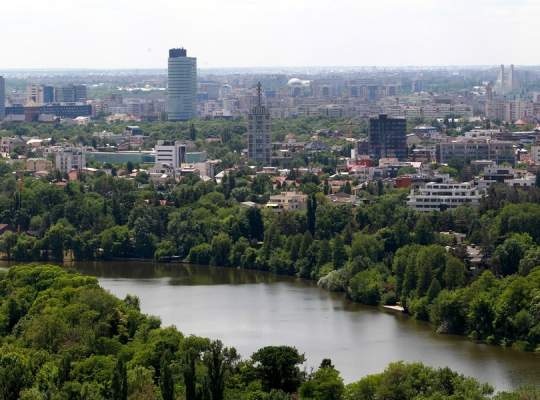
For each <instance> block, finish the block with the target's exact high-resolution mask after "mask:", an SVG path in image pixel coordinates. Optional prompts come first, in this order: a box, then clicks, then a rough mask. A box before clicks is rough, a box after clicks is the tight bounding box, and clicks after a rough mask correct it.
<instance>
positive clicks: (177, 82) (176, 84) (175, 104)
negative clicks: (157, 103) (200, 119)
mask: <svg viewBox="0 0 540 400" xmlns="http://www.w3.org/2000/svg"><path fill="white" fill-rule="evenodd" d="M167 98H168V105H167V112H168V119H169V121H187V120H189V119H191V118H194V117H195V116H196V115H197V59H196V58H195V57H188V56H187V51H186V50H185V49H170V50H169V63H168V80H167Z"/></svg>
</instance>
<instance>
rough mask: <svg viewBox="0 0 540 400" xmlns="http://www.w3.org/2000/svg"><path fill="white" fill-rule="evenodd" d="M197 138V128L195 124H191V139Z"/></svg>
mask: <svg viewBox="0 0 540 400" xmlns="http://www.w3.org/2000/svg"><path fill="white" fill-rule="evenodd" d="M196 139H197V129H195V124H193V123H192V124H190V125H189V140H192V141H195V140H196Z"/></svg>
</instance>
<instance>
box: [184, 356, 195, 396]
mask: <svg viewBox="0 0 540 400" xmlns="http://www.w3.org/2000/svg"><path fill="white" fill-rule="evenodd" d="M198 359H199V353H198V352H197V350H195V349H194V348H188V349H187V350H186V351H185V353H184V360H183V361H184V362H183V375H184V385H185V387H186V400H197V373H196V362H197V360H198Z"/></svg>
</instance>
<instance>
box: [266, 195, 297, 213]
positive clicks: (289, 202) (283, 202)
mask: <svg viewBox="0 0 540 400" xmlns="http://www.w3.org/2000/svg"><path fill="white" fill-rule="evenodd" d="M266 207H267V208H270V209H273V210H275V211H278V212H281V211H299V210H305V209H306V208H307V195H305V194H303V193H299V192H281V193H280V194H276V195H272V196H270V199H269V201H268V203H267V204H266Z"/></svg>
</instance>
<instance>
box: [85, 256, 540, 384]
mask: <svg viewBox="0 0 540 400" xmlns="http://www.w3.org/2000/svg"><path fill="white" fill-rule="evenodd" d="M75 268H76V269H77V270H79V271H80V272H82V273H85V274H89V275H94V276H97V277H98V278H99V281H100V284H101V285H102V286H103V287H104V288H105V289H107V290H109V291H111V292H112V293H113V294H115V295H117V296H119V297H121V298H123V297H124V296H125V295H126V294H128V293H130V294H135V295H137V296H138V297H139V298H140V300H141V308H142V311H143V312H145V313H148V314H153V315H157V316H159V317H161V319H162V321H163V324H164V325H175V326H176V327H177V328H178V329H179V330H181V331H182V332H184V333H185V334H195V335H200V336H206V337H210V338H216V339H221V340H222V341H223V342H224V343H226V344H227V345H232V346H235V347H236V348H237V349H238V350H239V351H240V353H241V354H242V355H243V356H246V357H247V356H249V355H251V354H252V353H253V352H254V351H255V350H257V349H259V348H260V347H263V346H266V345H281V344H288V345H293V346H296V347H297V348H298V349H299V350H300V351H301V352H303V353H305V355H306V357H307V359H308V366H316V365H318V364H319V363H320V361H321V360H322V359H323V358H326V357H328V358H331V359H332V361H333V363H334V364H335V365H336V367H337V368H338V369H339V370H340V371H341V373H342V376H343V377H344V379H345V381H346V382H352V381H354V380H357V379H358V378H360V377H362V376H364V375H366V374H369V373H375V372H380V371H382V370H383V369H384V367H385V366H386V365H387V364H388V363H390V362H392V361H398V360H405V361H422V362H424V363H425V364H428V365H431V366H437V367H439V366H449V367H450V368H452V369H454V370H456V371H459V372H461V373H463V374H465V375H471V376H474V377H476V378H478V379H479V380H481V381H483V382H488V383H490V384H491V385H493V386H495V387H496V388H497V389H499V390H502V389H510V388H515V387H517V386H519V385H523V384H540V355H539V354H531V353H522V352H518V351H514V350H510V349H502V348H499V347H495V346H487V345H480V344H475V343H472V342H470V341H468V340H466V339H464V338H460V337H454V336H446V335H437V334H435V333H433V332H432V330H431V328H430V327H429V326H428V325H426V324H424V323H419V322H416V321H414V320H411V319H409V318H407V317H405V316H403V315H400V314H396V313H393V312H390V311H382V310H380V309H377V308H372V307H364V306H360V305H357V304H354V303H351V302H349V301H347V300H346V299H345V298H344V297H343V296H342V295H339V294H332V293H328V292H326V291H324V290H321V289H319V288H317V287H316V286H315V285H313V284H311V283H309V282H304V281H299V280H295V279H292V278H286V277H274V276H271V275H269V274H265V273H261V272H254V271H241V270H233V269H224V268H211V267H196V266H181V265H176V264H166V265H153V264H151V263H136V262H122V263H78V264H76V265H75Z"/></svg>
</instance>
